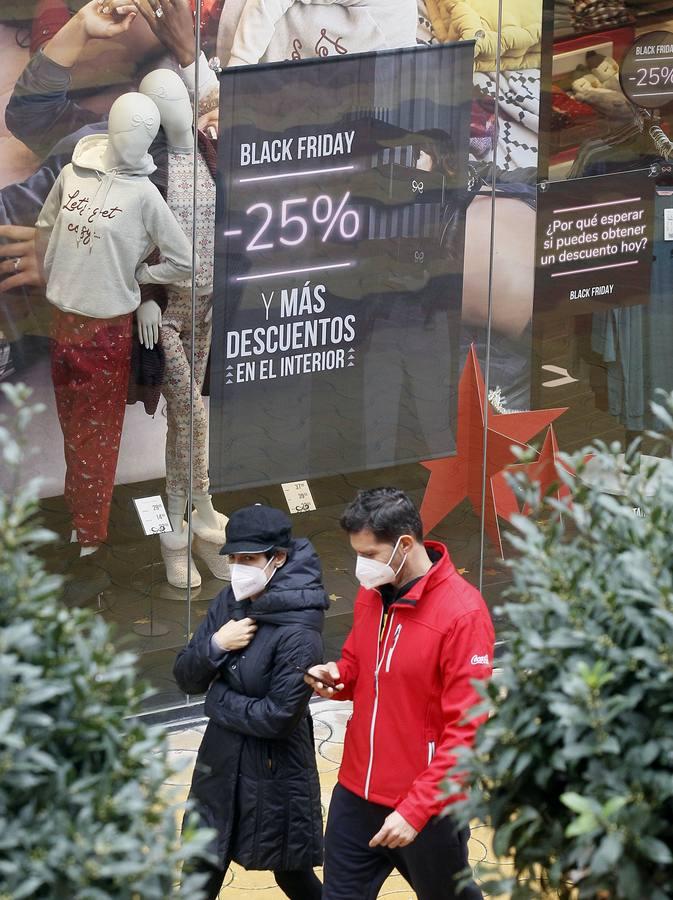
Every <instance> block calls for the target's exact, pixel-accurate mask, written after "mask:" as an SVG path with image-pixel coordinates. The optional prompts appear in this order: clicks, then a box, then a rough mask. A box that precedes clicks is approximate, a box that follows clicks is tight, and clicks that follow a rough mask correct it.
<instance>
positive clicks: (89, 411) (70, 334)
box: [51, 308, 132, 546]
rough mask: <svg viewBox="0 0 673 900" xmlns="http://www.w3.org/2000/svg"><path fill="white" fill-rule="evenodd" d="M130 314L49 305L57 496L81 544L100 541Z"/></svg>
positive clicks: (120, 416) (120, 419) (122, 398)
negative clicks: (98, 314) (60, 475)
mask: <svg viewBox="0 0 673 900" xmlns="http://www.w3.org/2000/svg"><path fill="white" fill-rule="evenodd" d="M131 325H132V318H131V314H129V315H124V316H116V317H115V318H113V319H92V318H90V317H89V316H79V315H76V314H74V313H65V312H62V311H61V310H60V309H56V308H54V310H53V317H52V348H51V375H52V380H53V382H54V394H55V396H56V411H57V412H58V418H59V421H60V423H61V430H62V432H63V449H64V452H65V463H66V473H65V492H64V493H65V501H66V503H67V504H68V508H69V510H70V514H71V516H72V522H73V525H74V527H75V530H76V531H77V539H78V541H79V543H80V544H81V545H82V546H92V545H94V544H102V543H103V541H105V539H106V538H107V532H108V522H109V518H110V504H111V502H112V491H113V488H114V479H115V472H116V469H117V457H118V456H119V441H120V439H121V433H122V425H123V424H124V410H125V409H126V392H127V390H128V381H129V370H130V366H131Z"/></svg>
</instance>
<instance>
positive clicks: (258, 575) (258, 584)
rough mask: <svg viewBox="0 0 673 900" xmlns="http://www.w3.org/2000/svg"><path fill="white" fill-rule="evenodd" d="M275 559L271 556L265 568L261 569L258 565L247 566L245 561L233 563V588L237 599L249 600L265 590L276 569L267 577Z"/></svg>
mask: <svg viewBox="0 0 673 900" xmlns="http://www.w3.org/2000/svg"><path fill="white" fill-rule="evenodd" d="M273 560H274V557H271V559H270V560H269V562H267V564H266V565H265V566H264V568H263V569H259V568H257V566H245V565H243V563H232V564H231V589H232V591H233V592H234V597H235V598H236V599H237V600H247V599H248V598H249V597H254V596H255V594H260V593H261V592H262V591H263V590H264V588H265V587H266V586H267V584H268V583H269V582H270V581H271V579H272V578H273V575H274V572H275V571H276V570H275V569H274V570H273V571H272V572H271V574H270V575H269V577H268V578H267V577H266V570H267V568H268V567H269V564H270V563H272V562H273Z"/></svg>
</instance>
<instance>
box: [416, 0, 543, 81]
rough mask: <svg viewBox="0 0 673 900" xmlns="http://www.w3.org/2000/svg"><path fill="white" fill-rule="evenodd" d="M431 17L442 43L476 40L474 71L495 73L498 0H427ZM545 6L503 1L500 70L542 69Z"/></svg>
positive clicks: (536, 0) (518, 0)
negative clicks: (541, 45) (541, 41)
mask: <svg viewBox="0 0 673 900" xmlns="http://www.w3.org/2000/svg"><path fill="white" fill-rule="evenodd" d="M427 3H428V14H429V16H430V20H431V21H432V25H433V28H434V30H435V34H436V35H437V37H438V38H439V39H440V40H441V41H466V40H472V39H474V40H476V42H477V43H476V46H475V68H476V69H477V71H479V72H494V71H495V68H496V63H495V58H496V51H497V46H498V0H427ZM541 32H542V3H541V2H540V0H503V7H502V34H501V37H500V67H501V69H503V70H505V69H508V70H511V69H533V68H537V67H539V65H540V39H541Z"/></svg>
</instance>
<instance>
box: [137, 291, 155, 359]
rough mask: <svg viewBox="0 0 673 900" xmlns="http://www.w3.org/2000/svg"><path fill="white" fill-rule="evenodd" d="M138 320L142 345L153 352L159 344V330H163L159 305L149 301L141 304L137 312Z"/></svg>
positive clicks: (139, 337)
mask: <svg viewBox="0 0 673 900" xmlns="http://www.w3.org/2000/svg"><path fill="white" fill-rule="evenodd" d="M136 320H137V322H138V339H139V340H140V343H141V344H142V345H143V346H144V347H147V349H148V350H153V349H154V345H155V344H158V343H159V329H160V328H161V309H160V308H159V304H158V303H155V302H154V300H147V301H146V302H145V303H141V304H140V306H139V307H138V309H137V310H136Z"/></svg>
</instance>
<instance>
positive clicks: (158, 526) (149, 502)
mask: <svg viewBox="0 0 673 900" xmlns="http://www.w3.org/2000/svg"><path fill="white" fill-rule="evenodd" d="M133 503H134V505H135V508H136V512H137V513H138V518H139V519H140V524H141V525H142V526H143V530H144V532H145V534H146V535H151V534H167V533H168V532H169V531H173V526H172V525H171V520H170V519H169V518H168V514H167V513H166V507H165V506H164V501H163V500H162V499H161V497H160V496H159V495H158V494H157V495H156V497H138V498H137V499H136V498H135V497H134V498H133Z"/></svg>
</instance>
